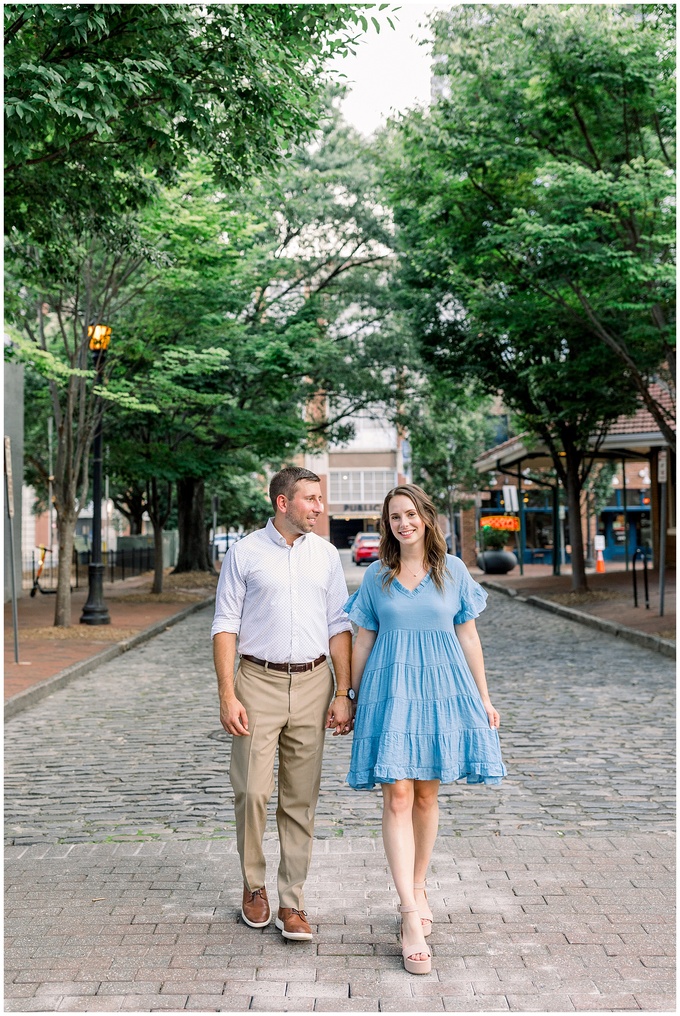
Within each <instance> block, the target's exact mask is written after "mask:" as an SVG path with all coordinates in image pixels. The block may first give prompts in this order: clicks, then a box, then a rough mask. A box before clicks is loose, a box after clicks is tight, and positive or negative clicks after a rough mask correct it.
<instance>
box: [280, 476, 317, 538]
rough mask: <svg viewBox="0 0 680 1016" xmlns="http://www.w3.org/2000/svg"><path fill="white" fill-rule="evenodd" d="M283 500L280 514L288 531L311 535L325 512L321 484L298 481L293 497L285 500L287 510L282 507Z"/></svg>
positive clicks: (311, 481)
mask: <svg viewBox="0 0 680 1016" xmlns="http://www.w3.org/2000/svg"><path fill="white" fill-rule="evenodd" d="M283 500H284V499H283V498H281V499H280V500H279V514H280V515H281V516H283V519H282V521H283V522H284V524H285V526H286V528H287V529H288V531H289V532H291V533H296V534H301V533H311V532H312V530H313V529H314V527H315V526H316V520H317V519H318V517H319V515H321V513H322V512H323V510H324V506H323V499H322V497H321V484H320V483H319V482H318V481H316V480H298V482H297V483H296V485H295V492H294V493H293V496H292V497H291V498H286V499H285V508H281V507H280V506H281V504H282V503H283Z"/></svg>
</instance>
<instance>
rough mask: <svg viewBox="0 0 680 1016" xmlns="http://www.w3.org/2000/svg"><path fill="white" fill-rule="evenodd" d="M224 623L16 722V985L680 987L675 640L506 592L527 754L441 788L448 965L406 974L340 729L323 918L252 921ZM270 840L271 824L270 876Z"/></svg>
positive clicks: (655, 1003)
mask: <svg viewBox="0 0 680 1016" xmlns="http://www.w3.org/2000/svg"><path fill="white" fill-rule="evenodd" d="M209 624H210V612H209V611H203V612H200V613H198V614H196V615H193V616H192V617H191V618H188V619H187V620H186V621H184V622H182V623H180V624H179V625H177V626H176V627H174V628H172V629H170V630H168V631H167V632H165V633H163V634H162V635H160V636H158V637H157V638H156V639H154V640H153V641H152V642H149V643H146V644H144V645H143V646H141V647H139V648H138V649H136V650H132V651H131V652H129V653H127V654H125V656H123V657H120V658H119V659H117V660H115V661H113V662H111V663H109V664H105V665H103V666H101V667H100V668H98V669H97V670H96V671H95V672H93V673H91V674H90V675H88V676H87V677H84V678H82V679H78V680H76V681H74V683H73V684H71V685H70V686H69V687H67V688H65V689H63V690H62V691H60V692H57V693H55V694H54V695H51V696H50V697H49V698H47V699H45V700H44V701H43V702H40V703H39V704H38V705H37V706H36V707H35V708H32V709H29V710H27V711H26V712H24V713H21V714H19V715H18V716H16V717H14V718H13V719H11V720H9V721H8V722H7V723H6V725H5V754H6V781H7V790H6V798H5V807H6V822H7V843H8V844H9V845H8V846H6V849H5V862H6V875H5V891H6V903H7V914H6V921H5V933H6V935H7V936H8V937H7V943H6V952H5V994H6V1001H5V1010H6V1011H8V1012H35V1011H50V1012H52V1011H68V1012H76V1011H100V1012H102V1011H103V1012H117V1011H134V1012H149V1011H161V1010H166V1011H172V1012H179V1011H183V1010H193V1011H203V1012H207V1011H228V1012H237V1011H244V1010H247V1009H250V1010H254V1011H266V1012H276V1011H291V1012H293V1011H295V1012H304V1011H316V1012H345V1011H360V1012H378V1011H381V1012H409V1011H425V1012H442V1011H464V1012H471V1011H483V1012H491V1011H508V1010H510V1011H523V1012H528V1011H540V1012H547V1011H560V1012H569V1011H580V1012H594V1011H614V1010H620V1011H621V1010H623V1011H633V1010H655V1011H667V1012H670V1011H673V1010H674V995H673V992H674V978H673V958H672V952H673V932H674V911H673V902H672V892H673V882H672V868H673V860H674V851H675V843H674V839H673V837H672V835H671V832H672V819H673V777H672V773H673V769H672V750H673V734H674V726H673V715H672V710H673V690H674V672H673V667H672V664H671V661H670V660H667V659H665V658H662V657H660V656H659V655H658V654H656V653H653V652H651V651H648V650H645V649H640V648H637V647H635V646H631V645H629V644H625V643H622V642H619V641H618V640H617V639H615V638H612V637H610V636H606V635H605V636H603V635H599V634H598V633H596V632H594V631H592V630H590V629H587V628H582V627H580V626H579V625H576V624H573V623H571V622H566V621H564V620H562V619H560V618H558V617H554V616H552V615H550V614H544V613H543V612H540V611H537V610H535V609H534V608H532V607H530V606H528V605H525V604H521V603H517V602H514V601H512V600H509V599H507V598H505V597H503V596H498V595H493V594H492V595H491V596H490V599H489V609H488V610H487V612H486V613H485V614H484V615H482V618H480V631H481V634H482V640H483V643H484V647H485V654H486V659H487V666H488V673H489V681H490V686H491V691H492V697H493V699H494V702H495V704H496V706H497V707H498V708H499V710H500V711H501V714H502V727H501V731H502V734H501V736H502V743H503V749H504V755H505V760H506V764H507V766H508V770H509V777H508V779H507V780H506V781H505V783H504V785H503V786H502V787H501V788H493V789H491V788H487V789H484V788H479V787H470V788H467V787H465V786H458V785H455V786H452V787H445V788H442V791H441V835H440V838H439V840H438V842H437V847H436V850H435V854H434V857H433V862H432V866H431V878H430V900H431V903H432V906H433V910H434V913H435V930H434V932H433V935H432V938H431V939H430V940H429V941H430V942H431V944H432V947H433V971H432V974H431V975H430V976H428V977H412V976H410V975H408V974H406V973H405V971H404V970H403V969H402V966H401V959H400V953H399V947H398V941H397V936H396V923H395V894H394V889H393V887H392V885H391V880H390V876H389V872H388V869H387V866H386V863H385V859H384V855H383V852H382V844H381V840H380V832H379V826H380V795H379V793H378V792H371V793H361V792H359V793H358V792H355V791H351V790H350V789H349V788H347V787H346V786H345V784H344V775H345V773H346V771H347V760H348V753H349V748H350V742H349V740H348V739H346V738H333V737H330V736H329V737H328V744H327V752H326V759H325V767H324V778H323V784H322V791H321V798H320V805H319V810H318V818H317V835H318V837H319V839H318V842H317V843H316V845H315V850H314V858H313V865H312V870H311V874H310V879H309V881H308V883H307V907H308V910H309V912H310V920H311V922H312V924H313V927H314V931H315V935H314V941H313V942H311V943H295V944H290V943H289V944H286V943H284V942H283V941H282V939H281V938H280V936H279V934H278V933H277V932H276V931H275V929H274V927H273V926H270V927H268V928H266V929H264V930H262V931H253V930H252V929H250V928H247V927H246V926H245V925H244V924H242V923H241V922H240V921H239V919H238V910H239V902H240V889H241V879H240V871H239V865H238V858H237V856H236V853H235V843H234V836H233V812H232V808H231V803H230V792H229V784H228V778H227V766H228V754H229V744H228V740H227V739H226V738H225V737H224V736H223V735H222V733H221V729H220V727H219V721H218V715H217V703H216V694H215V681H214V676H213V672H212V664H211V659H210V645H209V639H208V631H209ZM272 829H273V821H272ZM134 841H141V842H134ZM277 850H278V845H277V842H276V836H275V833H274V832H273V831H272V832H269V833H268V834H267V840H266V851H267V856H268V858H269V860H270V864H269V869H270V872H271V876H270V887H271V888H273V884H274V867H275V862H276V856H277ZM272 895H273V896H275V893H272Z"/></svg>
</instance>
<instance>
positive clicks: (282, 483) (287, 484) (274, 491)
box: [269, 466, 321, 511]
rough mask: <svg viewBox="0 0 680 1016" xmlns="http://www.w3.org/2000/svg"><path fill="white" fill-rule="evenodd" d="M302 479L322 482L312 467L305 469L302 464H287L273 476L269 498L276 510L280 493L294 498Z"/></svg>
mask: <svg viewBox="0 0 680 1016" xmlns="http://www.w3.org/2000/svg"><path fill="white" fill-rule="evenodd" d="M300 480H312V481H313V482H314V483H320V482H321V480H320V478H319V477H318V476H317V475H316V473H313V472H312V471H311V469H303V468H302V466H286V467H285V468H284V469H280V470H279V471H278V473H275V475H274V476H272V479H271V483H270V484H269V499H270V501H271V503H272V505H273V507H274V511H276V499H277V497H278V496H279V494H283V495H284V496H285V497H287V498H289V499H290V498H292V497H293V496H294V494H295V487H296V486H297V484H298V483H299V481H300Z"/></svg>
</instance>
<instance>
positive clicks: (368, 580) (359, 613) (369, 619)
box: [343, 574, 380, 631]
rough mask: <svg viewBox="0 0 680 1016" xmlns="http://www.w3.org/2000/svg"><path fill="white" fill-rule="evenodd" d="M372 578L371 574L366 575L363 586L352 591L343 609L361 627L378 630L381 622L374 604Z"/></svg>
mask: <svg viewBox="0 0 680 1016" xmlns="http://www.w3.org/2000/svg"><path fill="white" fill-rule="evenodd" d="M372 578H373V577H372V576H371V575H370V574H367V575H366V576H365V578H364V581H363V582H362V584H361V586H360V587H359V588H358V589H357V591H356V593H352V595H351V596H350V598H349V600H348V601H347V603H346V604H345V606H344V608H343V610H344V611H345V613H347V614H349V616H350V618H351V620H352V621H354V623H355V624H358V625H359V626H360V627H361V628H367V629H368V630H369V631H378V629H379V627H380V624H379V622H378V618H377V616H376V613H375V609H374V606H373V597H372V595H371V588H370V587H371V586H372V585H373V582H372Z"/></svg>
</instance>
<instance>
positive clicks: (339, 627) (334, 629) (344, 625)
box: [328, 620, 354, 639]
mask: <svg viewBox="0 0 680 1016" xmlns="http://www.w3.org/2000/svg"><path fill="white" fill-rule="evenodd" d="M342 631H354V629H353V628H352V622H351V621H349V620H347V621H340V622H339V623H338V624H334V625H331V626H330V627H329V629H328V637H329V639H332V638H333V636H334V635H339V634H340V632H342Z"/></svg>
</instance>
